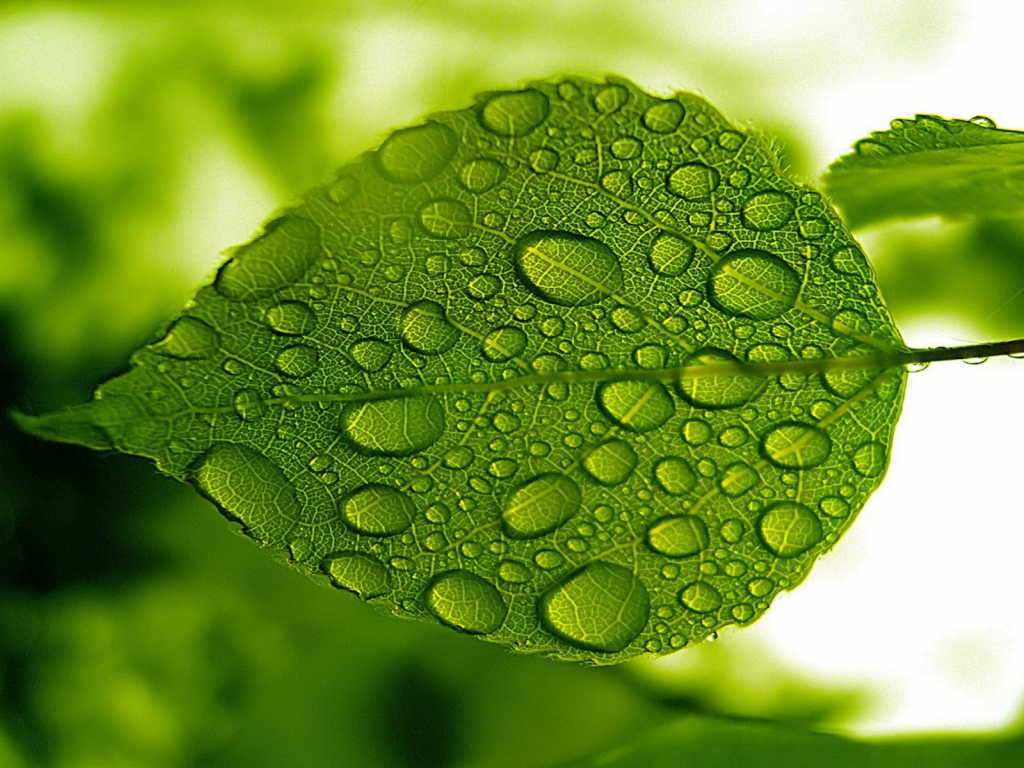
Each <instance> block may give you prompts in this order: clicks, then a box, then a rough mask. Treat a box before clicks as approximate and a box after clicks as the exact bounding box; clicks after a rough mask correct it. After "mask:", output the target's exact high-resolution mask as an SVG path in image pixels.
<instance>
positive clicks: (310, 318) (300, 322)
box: [266, 301, 316, 336]
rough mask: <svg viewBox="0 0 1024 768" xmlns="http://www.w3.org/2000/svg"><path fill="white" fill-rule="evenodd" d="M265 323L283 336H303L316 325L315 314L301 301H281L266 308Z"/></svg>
mask: <svg viewBox="0 0 1024 768" xmlns="http://www.w3.org/2000/svg"><path fill="white" fill-rule="evenodd" d="M266 321H267V325H269V326H270V328H271V330H274V331H277V332H278V333H281V334H284V335H285V336H303V335H305V334H307V333H309V332H310V331H312V330H313V328H314V327H315V326H316V315H315V314H314V313H313V310H312V309H310V308H309V305H308V304H305V303H303V302H301V301H282V302H281V303H280V304H275V305H274V306H272V307H271V308H270V309H268V310H267V316H266Z"/></svg>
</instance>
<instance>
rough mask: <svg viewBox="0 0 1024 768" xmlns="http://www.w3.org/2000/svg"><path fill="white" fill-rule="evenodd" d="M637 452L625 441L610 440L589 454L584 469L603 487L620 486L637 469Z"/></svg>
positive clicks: (584, 462)
mask: <svg viewBox="0 0 1024 768" xmlns="http://www.w3.org/2000/svg"><path fill="white" fill-rule="evenodd" d="M636 462H637V458H636V451H634V450H633V447H632V446H631V445H630V444H629V443H627V442H626V441H625V440H609V441H608V442H606V443H601V445H599V446H597V447H596V448H594V449H593V450H592V451H590V453H588V454H587V458H586V459H584V461H583V467H584V468H585V469H586V470H587V472H589V473H590V476H591V477H593V478H594V479H595V480H597V482H599V483H601V485H609V486H610V485H619V484H620V483H624V482H625V481H626V479H627V478H628V477H629V476H630V475H631V474H632V473H633V470H634V469H636Z"/></svg>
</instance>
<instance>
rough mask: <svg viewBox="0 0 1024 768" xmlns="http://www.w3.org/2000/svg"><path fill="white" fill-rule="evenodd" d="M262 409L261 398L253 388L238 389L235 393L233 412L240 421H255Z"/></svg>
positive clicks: (262, 411) (260, 414) (263, 409)
mask: <svg viewBox="0 0 1024 768" xmlns="http://www.w3.org/2000/svg"><path fill="white" fill-rule="evenodd" d="M264 411H265V408H264V405H263V398H262V397H260V393H259V392H257V391H256V390H255V389H240V390H238V392H236V393H235V413H237V414H238V415H239V417H240V418H241V419H242V421H256V420H257V419H259V418H260V417H261V416H262V415H263V413H264Z"/></svg>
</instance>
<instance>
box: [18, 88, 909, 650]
mask: <svg viewBox="0 0 1024 768" xmlns="http://www.w3.org/2000/svg"><path fill="white" fill-rule="evenodd" d="M899 348H902V344H901V341H900V338H899V335H898V333H897V331H896V329H895V328H894V326H893V324H892V321H891V319H890V318H889V316H888V314H887V312H886V310H885V308H884V306H883V304H882V302H881V300H880V298H879V295H878V292H877V289H876V287H875V284H874V281H873V277H872V273H871V270H870V268H869V266H868V264H867V262H866V260H865V258H864V256H863V254H862V252H861V251H860V250H859V248H858V247H857V245H856V243H855V242H854V241H853V240H852V239H851V238H850V236H849V235H848V234H847V232H846V231H845V230H844V228H843V226H842V224H841V223H840V221H839V219H838V218H837V216H836V215H835V213H834V212H833V211H832V210H831V209H830V207H829V206H828V205H827V204H826V203H825V201H824V200H823V199H822V197H821V196H820V195H819V194H818V193H817V192H815V191H813V190H812V189H808V188H804V187H801V186H798V185H796V184H794V183H793V182H791V181H789V180H787V179H786V178H785V177H784V176H783V175H782V174H781V172H780V170H779V168H778V164H777V160H776V158H775V156H774V155H773V154H772V152H771V150H770V149H769V148H768V147H767V146H766V145H765V144H764V143H763V142H762V141H760V140H759V139H758V138H756V137H754V136H751V135H748V134H745V133H743V132H741V131H739V130H736V129H735V128H733V127H732V126H730V125H729V124H728V123H727V122H726V121H725V120H724V119H723V118H722V116H721V115H719V114H718V113H717V112H716V111H715V110H714V109H713V108H712V107H711V106H710V105H708V104H707V103H706V102H705V101H703V100H702V99H700V98H699V97H697V96H694V95H692V94H687V93H680V94H677V95H676V96H674V97H672V98H668V99H662V98H656V97H654V96H650V95H648V94H646V93H644V92H643V91H641V90H640V89H638V88H637V87H636V86H634V85H633V84H631V83H629V82H627V81H624V80H618V79H609V80H607V81H604V82H593V81H589V80H584V79H567V80H562V81H560V82H537V83H532V84H531V85H530V86H529V87H527V88H525V89H524V90H519V91H509V92H495V93H488V94H484V95H482V96H480V97H479V99H478V101H477V103H476V104H475V105H474V106H473V107H471V108H469V109H465V110H461V111H455V112H446V113H441V114H437V115H434V116H432V117H431V118H430V119H428V120H427V121H426V122H424V123H422V124H421V125H417V126H413V127H410V128H405V129H402V130H399V131H397V132H395V133H394V134H392V135H391V136H390V137H389V138H388V139H386V140H385V141H384V143H383V144H382V145H381V146H380V148H379V149H377V150H376V151H374V152H370V153H368V154H366V155H364V156H363V157H362V158H360V159H359V160H358V161H356V162H355V163H353V164H351V165H349V166H347V167H345V168H343V169H342V170H341V171H340V172H339V173H338V175H337V177H336V178H335V179H334V180H333V181H332V182H331V183H329V184H327V185H325V186H323V187H320V188H317V189H314V190H312V191H311V192H309V193H308V194H307V195H306V196H305V198H304V199H303V200H302V202H301V203H299V204H298V205H296V206H295V207H293V208H291V209H289V210H287V211H285V212H284V213H282V214H281V215H280V216H278V217H277V218H275V219H274V220H272V221H271V222H270V223H268V224H267V225H266V226H265V228H264V230H263V232H262V233H261V234H260V235H259V236H258V237H256V238H255V239H254V240H253V241H252V242H250V243H248V244H246V245H243V246H241V247H239V248H237V249H236V250H235V251H234V252H233V253H232V254H231V257H230V259H229V260H228V261H227V262H226V263H225V264H224V265H223V266H222V267H221V269H220V271H219V272H218V274H217V277H216V279H215V280H214V282H213V284H212V285H210V286H207V287H205V288H203V289H201V290H200V291H199V293H198V294H197V295H196V297H195V299H194V300H193V301H192V302H191V303H190V304H189V306H188V307H187V308H186V310H185V311H184V313H183V314H182V315H181V316H180V317H179V318H177V319H176V320H174V321H173V323H171V324H170V326H169V327H168V329H167V331H166V334H165V335H164V336H163V337H162V338H161V340H160V341H158V342H156V343H153V344H151V345H149V346H147V347H144V348H142V349H140V350H139V351H138V352H137V353H136V354H135V355H134V356H133V358H132V366H131V369H130V370H129V371H128V372H127V373H125V374H124V375H122V376H119V377H117V378H115V379H112V380H111V381H108V382H106V383H105V384H103V385H102V386H100V387H99V389H98V391H97V393H96V397H95V399H94V400H93V401H92V402H90V403H87V404H85V405H81V406H76V407H73V408H70V409H68V410H66V411H63V412H60V413H56V414H50V415H45V416H41V417H27V416H22V417H20V421H21V423H22V424H23V425H24V426H25V427H26V428H28V429H30V430H31V431H34V432H35V433H37V434H39V435H41V436H44V437H50V438H53V439H59V440H65V441H69V442H77V443H82V444H85V445H89V446H91V447H95V448H114V449H116V450H119V451H123V452H126V453H131V454H138V455H142V456H147V457H149V458H151V459H153V460H154V461H155V462H156V463H157V465H158V467H159V468H160V470H161V471H163V472H165V473H167V474H169V475H172V476H174V477H176V478H179V479H182V480H187V481H189V482H192V483H194V484H195V485H196V486H197V487H198V488H199V489H200V490H201V491H202V492H203V493H204V494H205V495H206V496H207V497H209V498H210V499H212V500H213V501H214V502H215V503H216V504H217V505H218V506H219V507H220V509H221V510H222V511H223V512H224V514H226V515H227V516H228V517H229V518H231V519H233V520H236V521H238V522H239V523H241V525H242V526H243V528H244V530H245V531H246V532H247V533H248V534H249V535H250V536H252V537H253V538H255V539H257V540H258V541H259V542H261V543H262V544H263V545H265V546H267V547H273V548H280V549H285V550H287V553H288V557H289V559H290V561H291V562H292V563H293V564H294V565H296V566H297V567H299V568H302V569H306V570H307V571H310V572H313V573H318V574H322V575H324V576H325V577H326V578H329V579H330V580H331V581H332V582H333V583H334V584H335V585H336V586H338V587H341V588H344V589H347V590H350V591H352V592H355V593H357V594H359V595H360V596H361V597H363V598H364V599H367V600H371V601H374V602H376V603H379V604H383V605H386V606H387V607H389V608H390V609H391V610H392V611H394V612H395V613H396V614H399V615H403V616H412V617H424V618H429V619H432V620H437V621H440V622H442V623H443V624H446V625H448V626H450V627H453V628H455V629H457V630H460V631H463V632H467V633H472V634H477V635H480V636H482V637H484V638H486V639H487V640H490V641H494V642H499V643H504V644H507V645H509V646H512V647H514V648H516V649H518V650H522V651H529V652H541V653H545V654H549V655H553V656H557V657H560V658H565V659H575V660H583V661H589V662H596V663H612V662H618V661H622V660H624V659H627V658H629V657H632V656H636V655H638V654H643V653H652V654H664V653H668V652H671V651H674V650H676V649H678V648H682V647H684V646H689V645H692V644H694V643H697V642H699V641H700V640H702V639H704V638H706V637H707V636H709V635H711V634H712V633H714V632H716V631H717V630H720V629H722V628H723V627H725V626H727V625H730V624H741V625H742V624H748V623H750V622H752V621H753V620H755V619H756V618H757V617H758V616H760V615H761V614H762V613H763V612H764V611H765V610H766V609H767V607H768V605H769V604H770V602H771V601H772V599H773V598H774V597H775V596H776V595H777V594H778V593H779V592H780V591H781V590H785V589H789V588H792V587H793V586H795V585H796V584H797V583H799V582H800V581H801V580H802V579H803V578H804V577H805V576H806V574H807V572H808V571H809V569H810V567H811V565H812V563H813V562H814V560H815V559H816V558H817V557H818V556H819V555H821V554H822V553H823V552H825V551H827V550H828V549H829V548H831V547H832V545H833V544H834V543H835V542H836V540H837V539H838V537H839V536H840V535H841V534H842V533H843V531H844V530H845V529H846V527H847V526H848V525H849V524H850V522H851V521H852V520H853V519H854V517H855V516H856V514H857V513H858V511H859V510H860V508H861V507H862V505H863V504H864V501H865V500H866V499H867V497H868V495H869V494H870V493H871V492H872V491H873V490H874V489H875V487H876V486H877V485H878V483H879V482H880V481H881V478H882V475H883V473H884V470H885V468H886V465H887V461H888V453H889V448H890V445H891V440H892V432H893V427H894V425H895V422H896V419H897V417H898V414H899V409H900V405H901V402H902V394H903V385H904V378H905V374H904V371H903V369H902V368H899V367H896V368H892V369H888V370H885V369H877V368H876V369H871V368H862V369H852V370H836V371H831V372H825V370H826V368H825V367H823V368H822V372H819V373H808V372H807V367H806V363H807V361H808V360H812V361H813V360H825V361H827V360H828V359H829V358H835V357H845V358H849V357H857V356H864V355H871V354H875V353H886V352H890V351H892V350H894V349H899ZM787 361H793V363H794V370H793V372H786V371H785V366H786V363H787ZM797 362H799V363H801V364H803V365H804V367H802V368H801V367H799V366H797ZM748 364H755V365H756V364H774V365H775V368H774V369H773V370H774V371H775V372H776V373H777V374H778V375H772V376H767V375H761V376H755V375H750V373H749V369H747V368H744V366H746V365H748ZM702 367H703V368H702ZM702 370H707V371H714V372H715V373H714V375H701V371H702Z"/></svg>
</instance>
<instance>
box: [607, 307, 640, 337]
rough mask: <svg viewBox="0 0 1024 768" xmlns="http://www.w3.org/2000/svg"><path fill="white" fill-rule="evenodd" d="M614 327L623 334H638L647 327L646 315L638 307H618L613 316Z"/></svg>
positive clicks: (613, 311)
mask: <svg viewBox="0 0 1024 768" xmlns="http://www.w3.org/2000/svg"><path fill="white" fill-rule="evenodd" d="M611 320H612V325H614V326H615V328H616V330H618V331H621V332H622V333H637V332H639V331H642V330H643V329H644V328H646V327H647V321H646V320H645V319H644V314H643V312H641V311H640V310H639V309H637V308H636V307H616V308H615V309H613V310H612V314H611Z"/></svg>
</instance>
